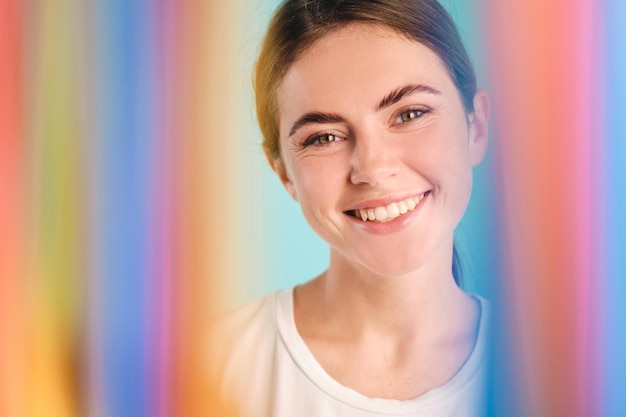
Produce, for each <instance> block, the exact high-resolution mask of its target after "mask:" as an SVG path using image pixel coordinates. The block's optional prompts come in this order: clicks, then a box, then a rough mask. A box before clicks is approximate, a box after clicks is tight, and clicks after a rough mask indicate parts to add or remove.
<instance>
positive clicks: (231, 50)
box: [0, 0, 626, 417]
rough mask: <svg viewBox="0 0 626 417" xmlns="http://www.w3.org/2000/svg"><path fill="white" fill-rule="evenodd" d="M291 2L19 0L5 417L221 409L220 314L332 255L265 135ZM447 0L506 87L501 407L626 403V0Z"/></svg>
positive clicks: (13, 18) (501, 156)
mask: <svg viewBox="0 0 626 417" xmlns="http://www.w3.org/2000/svg"><path fill="white" fill-rule="evenodd" d="M218 3H219V4H218ZM226 3H228V5H226ZM277 3H278V2H277V1H275V0H272V1H270V0H238V1H231V2H192V1H174V0H151V1H148V0H135V1H125V0H107V1H89V2H81V1H78V0H55V1H53V0H38V1H35V2H21V1H19V0H3V1H2V2H0V329H2V331H3V332H2V333H3V336H2V337H1V338H0V416H7V417H14V416H15V417H18V416H19V417H23V416H35V417H36V416H68V417H70V416H84V415H89V416H103V417H104V416H133V417H136V416H150V417H152V416H195V415H203V411H204V410H206V401H207V398H208V395H207V391H208V382H207V381H206V377H205V373H204V372H203V366H204V356H205V355H206V340H205V338H204V334H205V329H206V326H207V322H208V320H209V319H210V317H211V316H212V315H213V314H215V313H216V312H221V311H224V310H226V309H229V308H231V307H233V306H235V305H238V304H241V303H243V302H245V301H247V300H250V299H252V298H255V297H258V296H261V295H262V294H266V293H268V292H270V291H273V290H275V289H277V288H281V287H287V286H291V285H294V284H296V283H297V282H301V281H304V280H305V279H307V278H309V277H311V276H312V275H314V274H316V273H318V272H319V271H320V270H321V269H322V268H324V265H325V263H326V262H327V251H326V249H325V247H324V244H323V243H322V242H320V241H319V239H317V238H316V237H315V236H314V235H313V233H312V232H311V231H309V230H308V227H307V226H306V224H305V222H304V220H303V219H302V216H301V215H300V213H299V208H298V206H297V205H296V204H295V203H294V202H291V201H290V200H289V198H288V197H287V195H286V193H284V191H283V190H281V188H280V184H279V183H278V181H277V179H276V178H275V176H274V174H273V173H272V172H271V171H270V170H269V168H268V167H267V166H266V165H265V162H264V159H263V155H262V151H261V149H260V145H259V144H260V137H259V132H258V130H257V128H256V126H255V117H254V109H253V104H252V91H251V83H250V72H251V65H252V62H253V60H254V57H255V55H256V53H257V50H258V44H259V41H260V37H261V36H262V33H263V30H264V27H265V25H266V23H267V20H268V19H269V17H270V15H271V12H272V10H273V9H274V7H275V6H276V4H277ZM444 3H445V4H446V6H447V7H449V9H450V10H451V12H452V14H453V15H454V17H455V18H456V19H457V21H458V22H459V24H460V25H461V27H462V31H463V33H464V37H466V38H467V41H468V44H469V46H470V49H471V52H472V55H473V56H474V57H476V61H477V64H478V65H477V66H478V69H479V73H480V74H481V76H480V80H481V81H482V84H483V85H486V88H487V89H488V90H489V92H490V95H491V98H492V115H493V116H492V119H493V123H492V132H493V134H492V146H491V150H490V154H489V157H488V160H487V161H486V163H485V164H483V166H482V167H480V168H479V169H478V170H477V178H476V188H475V191H474V195H473V197H472V202H471V204H470V208H469V209H468V213H467V215H466V218H465V219H464V221H463V222H462V225H461V227H460V231H459V232H460V233H459V238H460V240H462V241H463V242H464V243H465V244H464V245H463V246H464V248H463V251H464V253H465V254H466V256H467V258H468V259H469V258H473V260H474V262H473V266H472V264H471V263H469V262H468V268H467V270H468V271H469V284H468V285H469V288H470V289H471V290H472V291H477V292H479V293H482V294H484V295H487V296H488V297H489V298H490V299H492V300H493V302H494V306H495V307H496V311H497V312H498V314H497V317H498V319H497V320H496V337H495V338H494V361H495V366H494V368H493V372H492V374H493V381H492V384H491V385H490V408H491V415H494V416H503V415H506V416H525V417H526V416H542V415H549V416H568V417H570V416H574V417H575V416H589V415H593V416H608V417H613V416H615V417H617V416H623V415H625V414H626V396H624V395H623V392H624V390H625V389H626V359H625V356H624V354H623V352H625V351H626V326H625V325H624V324H623V318H624V317H626V303H624V302H623V300H622V299H623V298H624V297H625V296H626V280H625V279H624V278H626V256H624V254H623V252H624V250H625V249H626V217H625V216H624V213H626V139H625V138H626V36H624V29H623V27H624V24H626V3H624V2H623V1H621V0H601V1H598V0H579V1H577V2H571V1H567V0H556V1H552V2H545V1H541V0H525V1H516V2H512V1H506V2H505V1H501V0H482V1H480V2H475V3H474V4H470V2H465V1H455V0H447V1H445V2H444Z"/></svg>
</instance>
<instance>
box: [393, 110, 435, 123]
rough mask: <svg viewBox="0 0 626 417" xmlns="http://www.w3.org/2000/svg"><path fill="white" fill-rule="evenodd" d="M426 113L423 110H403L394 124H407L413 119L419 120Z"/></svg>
mask: <svg viewBox="0 0 626 417" xmlns="http://www.w3.org/2000/svg"><path fill="white" fill-rule="evenodd" d="M426 113H428V111H427V110H425V109H409V110H405V111H403V112H402V113H400V114H399V115H398V117H397V118H396V120H395V123H407V122H410V121H412V120H415V119H419V118H420V117H421V116H423V115H424V114H426Z"/></svg>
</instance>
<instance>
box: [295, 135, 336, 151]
mask: <svg viewBox="0 0 626 417" xmlns="http://www.w3.org/2000/svg"><path fill="white" fill-rule="evenodd" d="M330 138H332V140H330ZM324 139H326V140H327V142H325V143H322V142H321V141H322V140H324ZM340 140H343V138H342V137H340V136H337V135H334V134H332V133H322V134H320V135H314V136H311V137H310V138H308V139H307V140H305V141H304V143H302V146H303V147H305V148H306V147H307V146H328V145H330V144H331V143H335V142H339V141H340Z"/></svg>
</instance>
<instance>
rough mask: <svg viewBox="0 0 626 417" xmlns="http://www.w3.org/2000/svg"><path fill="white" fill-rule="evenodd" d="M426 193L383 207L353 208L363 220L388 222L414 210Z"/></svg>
mask: <svg viewBox="0 0 626 417" xmlns="http://www.w3.org/2000/svg"><path fill="white" fill-rule="evenodd" d="M425 194H426V193H424V194H421V195H419V196H417V197H413V198H407V199H406V200H402V201H399V202H397V203H391V204H389V205H388V206H384V207H374V208H369V209H358V210H355V215H356V216H357V217H360V218H361V220H363V221H377V222H381V223H382V222H388V221H391V220H393V219H395V218H396V217H399V216H401V215H403V214H406V213H408V212H409V211H413V210H415V207H417V205H418V204H419V203H420V201H422V200H423V199H424V196H425Z"/></svg>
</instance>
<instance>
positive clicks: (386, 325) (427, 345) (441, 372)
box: [294, 265, 480, 400]
mask: <svg viewBox="0 0 626 417" xmlns="http://www.w3.org/2000/svg"><path fill="white" fill-rule="evenodd" d="M356 276H359V277H360V279H354V277H356ZM398 278H399V277H383V278H382V279H381V277H371V279H368V278H367V277H364V275H363V271H354V268H351V267H350V265H345V268H344V267H341V268H333V269H332V270H331V271H327V272H325V273H323V274H322V275H320V276H319V277H317V278H316V279H314V280H312V281H310V282H308V283H307V284H304V285H302V286H300V287H298V288H296V291H295V295H294V300H295V312H294V314H295V320H296V323H297V327H298V331H299V332H300V335H301V336H302V338H303V339H304V341H305V343H306V344H307V346H308V348H309V350H310V351H311V353H312V354H313V356H315V358H316V359H317V361H318V362H319V363H320V364H321V366H322V367H323V368H324V370H325V371H326V372H327V373H328V374H329V375H330V376H331V377H333V378H334V379H335V380H337V381H338V382H339V383H341V384H343V385H345V386H348V387H351V388H353V389H355V390H356V391H357V392H360V393H361V394H363V395H365V396H368V397H372V398H392V399H399V400H407V399H412V398H415V397H417V396H419V395H421V394H423V393H425V392H426V391H428V390H430V389H433V388H436V387H439V386H442V385H444V384H445V383H446V382H447V381H449V380H450V379H451V378H452V377H453V376H454V375H455V374H456V373H457V372H458V370H459V369H460V368H461V366H462V365H463V363H464V362H465V361H466V359H467V358H468V356H469V355H470V353H471V351H472V349H473V346H474V343H475V338H476V331H477V323H478V320H479V315H480V311H479V306H478V304H477V302H476V301H475V300H474V299H472V298H471V297H469V296H468V295H467V294H465V293H463V292H462V291H460V290H459V289H458V287H457V286H456V284H455V283H454V281H453V279H452V277H451V276H449V277H447V279H445V280H439V282H441V281H444V282H447V285H438V284H439V283H438V282H436V280H428V279H427V277H424V278H425V279H423V280H420V278H417V279H415V280H402V279H398ZM390 281H391V282H390ZM433 281H435V282H433ZM446 287H448V288H446Z"/></svg>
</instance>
